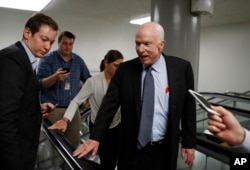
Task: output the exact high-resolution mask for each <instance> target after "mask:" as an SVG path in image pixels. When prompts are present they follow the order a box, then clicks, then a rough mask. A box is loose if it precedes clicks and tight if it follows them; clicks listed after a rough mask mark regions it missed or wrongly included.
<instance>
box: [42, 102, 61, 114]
mask: <svg viewBox="0 0 250 170" xmlns="http://www.w3.org/2000/svg"><path fill="white" fill-rule="evenodd" d="M57 106H58V103H57V104H55V105H54V107H52V108H51V107H49V108H48V109H47V110H46V111H45V112H44V113H47V112H51V111H52V110H55V108H56V107H57Z"/></svg>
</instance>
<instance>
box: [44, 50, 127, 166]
mask: <svg viewBox="0 0 250 170" xmlns="http://www.w3.org/2000/svg"><path fill="white" fill-rule="evenodd" d="M122 62H123V55H122V54H121V53H120V52H119V51H117V50H110V51H108V52H107V54H106V55H105V57H104V59H103V60H102V61H101V64H100V71H101V72H100V73H99V74H97V75H95V76H93V77H91V78H89V79H87V81H86V82H85V84H84V85H83V86H82V88H81V90H80V92H79V93H78V94H77V95H76V97H75V98H74V99H73V100H72V101H71V102H70V105H69V107H68V108H67V110H66V112H65V114H64V117H63V118H67V119H69V120H71V119H72V118H73V117H74V114H75V112H76V109H78V108H79V106H80V105H81V104H82V103H83V102H85V101H86V100H87V99H88V100H89V104H90V107H91V115H90V133H91V129H92V127H93V125H94V122H95V118H96V116H97V113H98V110H99V107H100V105H101V102H102V98H103V96H104V95H105V93H106V91H107V88H108V86H109V83H110V81H111V78H112V77H113V75H114V73H115V71H116V69H117V67H118V66H119V65H120V64H121V63H122ZM120 120H121V115H120V110H118V111H117V113H116V115H115V116H114V118H113V121H112V123H111V125H110V127H109V131H108V133H107V134H106V135H105V136H104V137H103V140H102V142H101V143H100V148H99V151H98V154H99V156H100V160H101V169H104V170H114V169H115V166H116V160H117V148H118V138H119V137H118V133H119V125H120ZM49 129H52V130H59V131H61V132H64V131H65V130H66V129H67V123H66V122H65V121H64V120H63V119H61V120H59V121H57V122H56V123H54V124H53V125H52V126H51V127H49Z"/></svg>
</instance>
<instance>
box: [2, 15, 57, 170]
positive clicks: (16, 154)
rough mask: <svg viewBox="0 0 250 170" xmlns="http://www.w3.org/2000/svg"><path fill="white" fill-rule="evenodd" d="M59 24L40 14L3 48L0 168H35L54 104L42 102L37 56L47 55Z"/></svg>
mask: <svg viewBox="0 0 250 170" xmlns="http://www.w3.org/2000/svg"><path fill="white" fill-rule="evenodd" d="M57 30H58V25H57V23H56V22H55V21H54V20H53V19H52V18H51V17H49V16H47V15H44V14H41V13H38V14H35V15H34V16H32V17H31V18H30V19H29V20H28V21H27V22H26V25H25V28H24V31H23V38H22V40H21V41H18V42H17V43H15V44H13V45H10V46H9V47H7V48H4V49H2V50H0V60H1V67H0V169H1V170H34V168H35V162H36V155H37V149H38V143H39V135H40V129H41V119H42V116H43V117H47V116H49V114H50V112H51V111H49V110H48V109H51V108H52V107H54V105H53V104H51V103H43V104H41V105H40V102H39V98H38V90H39V88H38V82H37V80H36V75H35V66H36V58H41V57H43V56H44V54H46V53H47V52H48V51H49V50H50V48H51V46H52V44H53V42H54V40H55V37H56V35H57Z"/></svg>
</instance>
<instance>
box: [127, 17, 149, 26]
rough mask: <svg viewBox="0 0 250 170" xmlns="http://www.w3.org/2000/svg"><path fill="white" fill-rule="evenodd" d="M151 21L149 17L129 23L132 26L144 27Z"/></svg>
mask: <svg viewBox="0 0 250 170" xmlns="http://www.w3.org/2000/svg"><path fill="white" fill-rule="evenodd" d="M150 21H151V17H150V16H148V17H144V18H139V19H134V20H131V21H129V23H130V24H136V25H142V24H144V23H146V22H150Z"/></svg>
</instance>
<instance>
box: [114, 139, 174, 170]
mask: <svg viewBox="0 0 250 170" xmlns="http://www.w3.org/2000/svg"><path fill="white" fill-rule="evenodd" d="M166 145H167V143H163V144H161V145H153V146H151V145H147V146H145V147H144V148H142V149H141V150H136V152H135V153H134V154H131V160H129V162H127V163H125V162H123V163H122V164H119V165H118V170H167V169H168V167H169V165H170V164H169V160H170V159H169V151H167V149H166Z"/></svg>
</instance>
